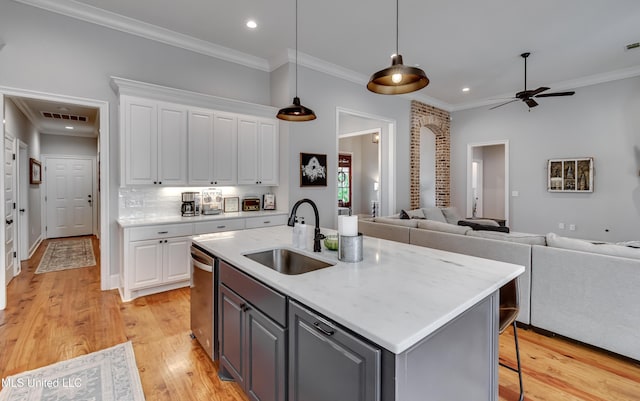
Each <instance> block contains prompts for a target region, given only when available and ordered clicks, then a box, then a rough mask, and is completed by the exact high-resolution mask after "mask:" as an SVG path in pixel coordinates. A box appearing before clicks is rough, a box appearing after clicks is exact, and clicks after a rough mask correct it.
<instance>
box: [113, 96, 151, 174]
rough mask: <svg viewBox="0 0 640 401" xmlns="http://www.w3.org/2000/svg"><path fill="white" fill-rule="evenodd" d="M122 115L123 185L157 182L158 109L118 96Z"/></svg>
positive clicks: (146, 102) (149, 104)
mask: <svg viewBox="0 0 640 401" xmlns="http://www.w3.org/2000/svg"><path fill="white" fill-rule="evenodd" d="M121 111H122V112H123V114H124V118H123V119H122V120H123V125H124V126H123V127H121V129H122V132H123V137H124V140H123V141H124V143H123V144H122V146H123V148H124V153H125V156H124V158H125V162H124V171H125V177H124V178H125V183H126V184H131V185H145V184H153V183H154V181H157V176H158V172H157V168H158V161H157V156H158V145H157V138H158V136H157V132H158V108H157V102H154V101H151V100H147V99H140V98H135V97H128V96H123V97H122V104H121Z"/></svg>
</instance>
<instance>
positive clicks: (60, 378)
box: [0, 341, 145, 401]
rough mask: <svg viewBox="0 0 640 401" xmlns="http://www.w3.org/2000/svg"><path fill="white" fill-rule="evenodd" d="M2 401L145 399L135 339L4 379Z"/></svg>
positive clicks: (118, 400) (132, 400)
mask: <svg viewBox="0 0 640 401" xmlns="http://www.w3.org/2000/svg"><path fill="white" fill-rule="evenodd" d="M2 387H3V388H2V391H1V392H0V401H17V400H20V401H112V400H113V401H116V400H117V401H144V399H145V398H144V393H143V392H142V384H141V383H140V376H139V375H138V367H137V366H136V359H135V355H134V353H133V347H132V345H131V342H130V341H128V342H126V343H122V344H118V345H116V346H115V347H111V348H107V349H104V350H102V351H97V352H93V353H91V354H87V355H82V356H79V357H77V358H73V359H69V360H67V361H62V362H58V363H55V364H53V365H49V366H45V367H42V368H39V369H36V370H30V371H27V372H23V373H20V374H17V375H15V376H9V377H6V378H3V379H2Z"/></svg>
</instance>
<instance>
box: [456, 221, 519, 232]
mask: <svg viewBox="0 0 640 401" xmlns="http://www.w3.org/2000/svg"><path fill="white" fill-rule="evenodd" d="M458 225H459V226H468V227H471V228H472V229H473V230H476V231H479V230H482V231H498V232H501V233H508V232H509V227H501V226H493V225H485V224H478V223H474V222H471V221H468V220H460V221H458Z"/></svg>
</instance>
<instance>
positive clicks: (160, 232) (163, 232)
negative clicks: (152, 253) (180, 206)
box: [158, 231, 169, 234]
mask: <svg viewBox="0 0 640 401" xmlns="http://www.w3.org/2000/svg"><path fill="white" fill-rule="evenodd" d="M158 234H169V231H158Z"/></svg>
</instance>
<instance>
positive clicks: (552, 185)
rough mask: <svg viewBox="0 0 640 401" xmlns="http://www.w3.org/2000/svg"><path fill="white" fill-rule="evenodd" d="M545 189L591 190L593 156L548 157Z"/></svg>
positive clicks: (557, 190)
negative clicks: (571, 157) (573, 157)
mask: <svg viewBox="0 0 640 401" xmlns="http://www.w3.org/2000/svg"><path fill="white" fill-rule="evenodd" d="M547 171H548V177H547V191H549V192H593V157H583V158H575V159H549V160H548V161H547Z"/></svg>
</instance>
